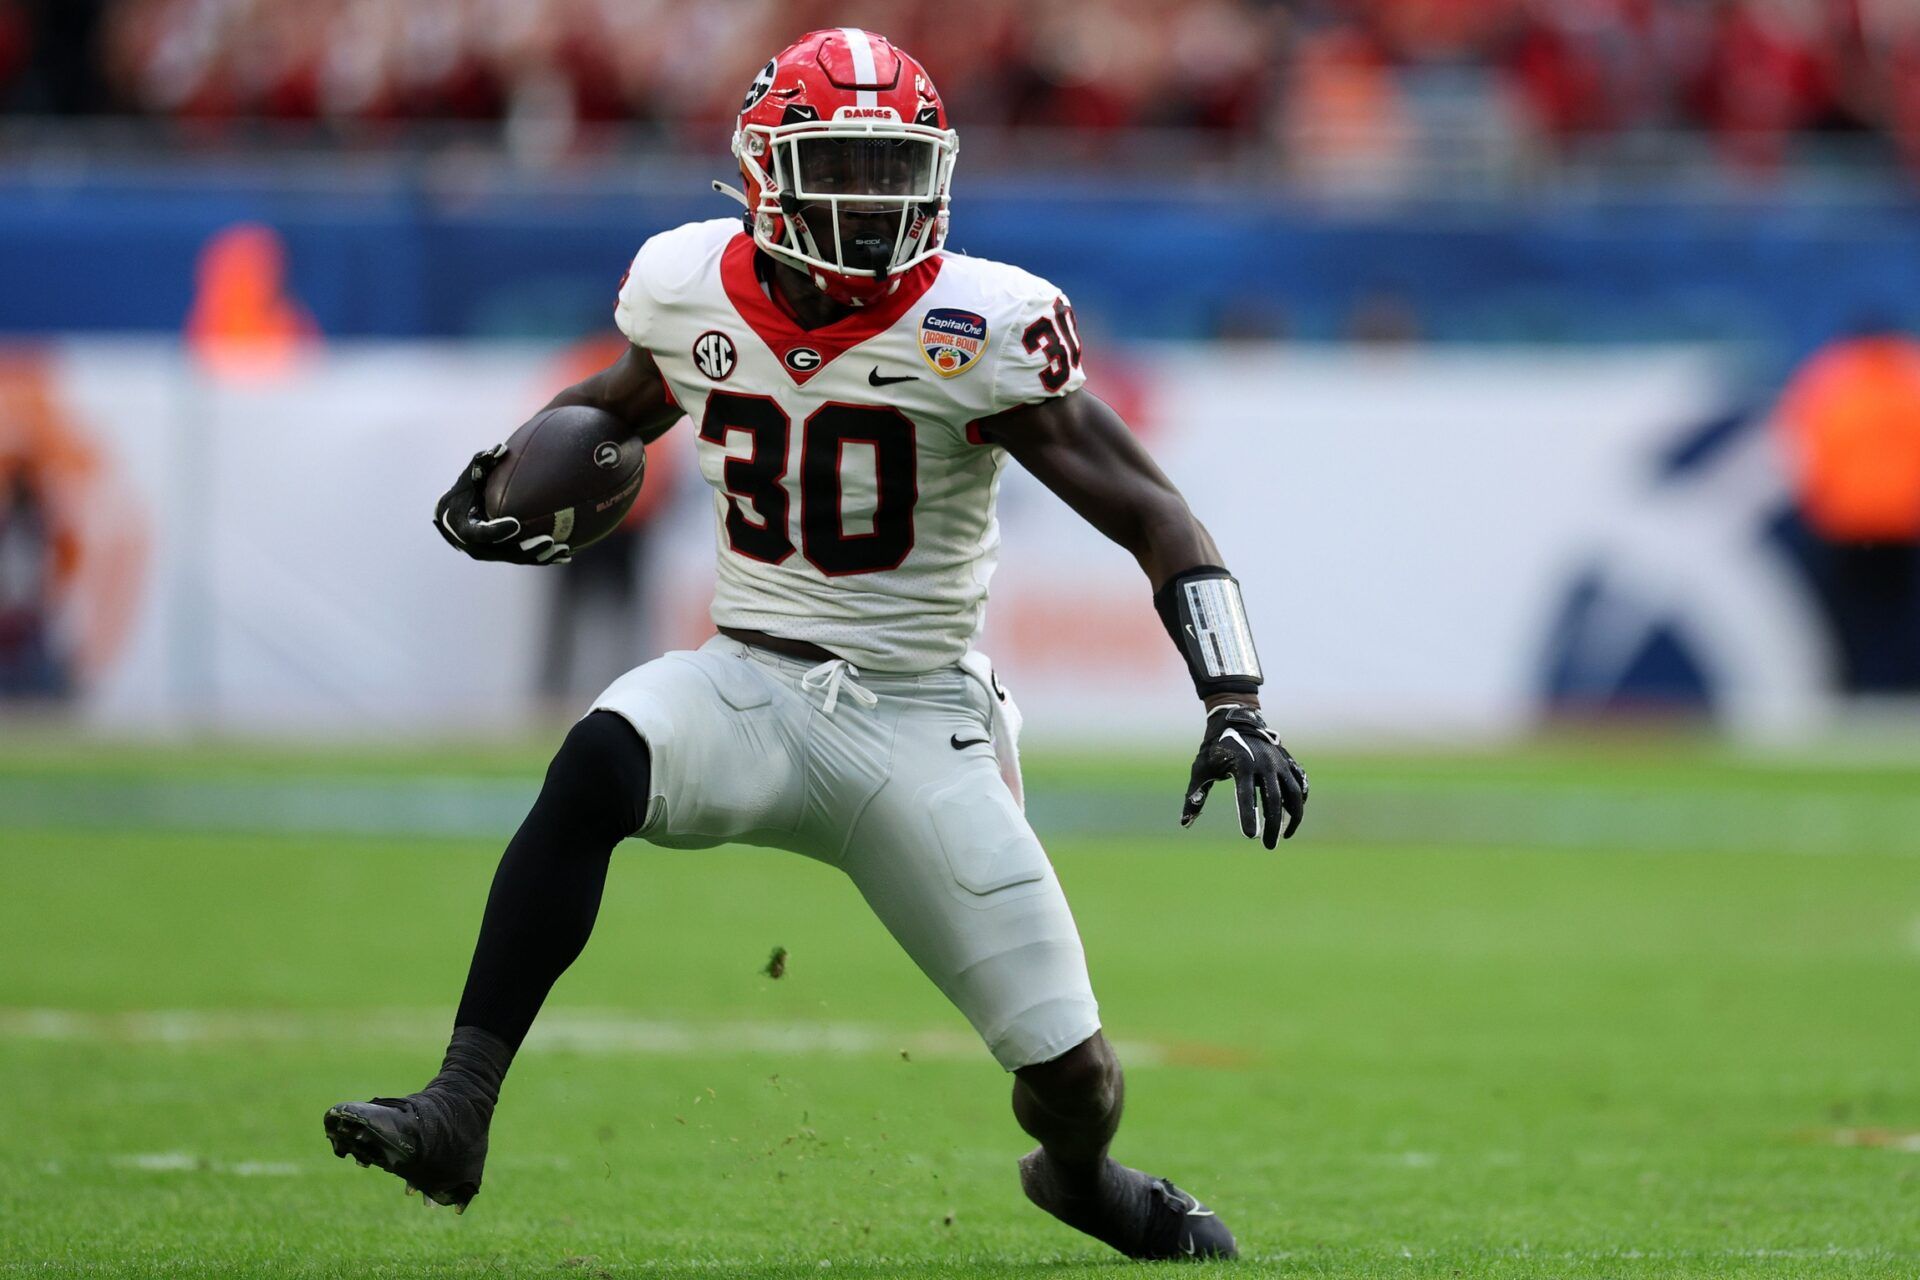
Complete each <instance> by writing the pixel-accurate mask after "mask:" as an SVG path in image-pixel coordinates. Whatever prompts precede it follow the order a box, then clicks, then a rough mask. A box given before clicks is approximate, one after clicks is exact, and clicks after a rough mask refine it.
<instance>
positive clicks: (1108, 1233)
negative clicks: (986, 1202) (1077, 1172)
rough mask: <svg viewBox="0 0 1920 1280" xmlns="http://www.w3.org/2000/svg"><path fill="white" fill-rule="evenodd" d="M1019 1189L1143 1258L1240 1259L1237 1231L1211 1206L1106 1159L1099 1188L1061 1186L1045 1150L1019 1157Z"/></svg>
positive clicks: (1160, 1180)
mask: <svg viewBox="0 0 1920 1280" xmlns="http://www.w3.org/2000/svg"><path fill="white" fill-rule="evenodd" d="M1020 1189H1021V1190H1023V1191H1025V1192H1026V1193H1027V1199H1029V1200H1031V1201H1033V1202H1034V1203H1035V1204H1036V1205H1039V1206H1040V1207H1041V1208H1042V1209H1045V1210H1046V1211H1047V1212H1048V1213H1050V1214H1052V1215H1053V1216H1054V1217H1056V1218H1058V1219H1060V1221H1062V1222H1064V1223H1066V1224H1067V1225H1068V1226H1070V1227H1072V1228H1073V1229H1074V1230H1076V1231H1084V1232H1085V1233H1086V1234H1088V1235H1090V1236H1092V1237H1093V1238H1094V1239H1095V1240H1098V1241H1100V1242H1101V1243H1102V1244H1105V1245H1111V1246H1112V1247H1113V1248H1115V1249H1118V1250H1119V1251H1120V1252H1121V1253H1124V1254H1126V1255H1127V1256H1128V1257H1129V1258H1134V1259H1136V1260H1140V1261H1195V1262H1198V1261H1202V1260H1204V1259H1210V1258H1237V1257H1239V1256H1240V1249H1239V1246H1237V1245H1236V1244H1234V1242H1233V1232H1231V1231H1229V1230H1227V1226H1226V1224H1225V1223H1224V1222H1222V1221H1220V1219H1219V1218H1217V1217H1215V1216H1214V1212H1213V1210H1211V1209H1209V1208H1207V1206H1205V1205H1203V1204H1201V1203H1200V1202H1199V1201H1198V1200H1196V1199H1194V1198H1193V1197H1192V1196H1190V1195H1188V1194H1187V1193H1186V1192H1184V1191H1182V1190H1181V1189H1180V1188H1178V1187H1176V1186H1174V1185H1173V1184H1172V1183H1171V1182H1169V1181H1167V1180H1166V1179H1165V1178H1155V1177H1152V1176H1150V1175H1148V1174H1144V1173H1142V1172H1140V1171H1139V1170H1138V1169H1129V1168H1127V1166H1125V1165H1123V1164H1118V1163H1116V1162H1115V1161H1112V1160H1109V1161H1107V1166H1106V1170H1105V1172H1104V1173H1103V1174H1102V1175H1101V1179H1100V1186H1099V1188H1098V1189H1097V1190H1094V1191H1092V1192H1088V1193H1086V1194H1081V1195H1070V1194H1068V1193H1067V1192H1066V1191H1064V1190H1062V1189H1061V1187H1060V1186H1059V1183H1058V1180H1057V1179H1056V1178H1055V1176H1054V1173H1053V1170H1052V1167H1051V1166H1050V1165H1049V1163H1048V1161H1047V1155H1046V1152H1045V1151H1044V1150H1035V1151H1032V1152H1030V1153H1029V1154H1027V1155H1026V1156H1024V1157H1022V1158H1021V1160H1020Z"/></svg>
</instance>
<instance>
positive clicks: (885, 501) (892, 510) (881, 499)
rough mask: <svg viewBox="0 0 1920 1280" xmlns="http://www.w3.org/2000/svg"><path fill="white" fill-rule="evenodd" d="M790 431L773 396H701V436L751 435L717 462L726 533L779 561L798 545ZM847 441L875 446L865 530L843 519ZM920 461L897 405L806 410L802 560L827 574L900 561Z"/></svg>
mask: <svg viewBox="0 0 1920 1280" xmlns="http://www.w3.org/2000/svg"><path fill="white" fill-rule="evenodd" d="M792 431H793V422H792V420H791V419H789V418H788V417H787V413H786V410H784V409H782V408H781V407H780V406H779V404H778V403H776V402H775V401H774V399H773V398H772V397H771V396H762V395H753V394H750V393H747V392H739V391H717V390H716V391H714V392H712V393H710V394H709V395H708V396H707V411H706V414H705V416H704V417H703V418H702V419H701V422H700V438H701V439H702V440H707V441H710V442H712V443H714V444H717V445H719V446H721V447H722V448H726V447H727V444H728V439H729V437H730V436H732V435H733V433H735V432H742V433H744V434H745V435H746V436H747V437H748V439H749V441H750V442H751V447H750V450H749V452H748V453H747V455H746V456H745V457H730V458H728V459H727V460H726V463H725V464H724V470H723V471H722V479H723V481H724V484H725V487H726V491H727V516H726V528H727V541H728V543H729V544H730V545H731V546H732V547H733V549H734V550H735V551H736V552H738V553H739V554H741V555H743V556H746V557H747V558H748V559H751V560H761V561H764V562H766V563H767V564H779V563H781V562H782V561H784V560H785V559H786V558H787V557H788V556H790V555H792V554H793V552H794V545H793V539H792V537H791V536H790V535H789V533H788V529H789V524H788V515H789V511H788V497H787V488H786V485H785V483H784V481H785V480H786V475H787V452H788V445H789V443H790V442H791V439H792ZM849 444H864V445H870V446H872V448H873V457H874V479H875V482H876V485H877V487H878V498H877V501H876V504H875V506H874V511H873V530H872V532H870V533H857V534H849V533H848V532H847V531H846V528H845V523H844V521H843V520H842V518H841V508H842V505H843V501H844V496H845V494H844V490H843V488H842V484H841V477H840V458H841V455H842V453H844V452H845V448H846V446H847V445H849ZM917 466H918V457H917V455H916V451H915V446H914V438H913V423H912V422H911V421H910V420H909V419H908V418H907V417H906V415H904V414H902V413H901V412H900V411H899V410H898V409H890V408H883V407H880V406H877V405H853V404H838V403H833V404H823V405H821V406H820V407H819V408H818V409H815V410H814V411H813V412H812V413H811V414H809V415H808V416H807V420H806V422H804V423H803V424H801V438H800V548H799V550H800V551H801V553H802V554H803V555H805V556H806V558H807V561H808V563H810V564H812V565H813V567H814V568H816V569H818V570H820V572H821V573H823V574H825V575H827V576H828V577H830V578H837V577H844V576H845V575H847V574H853V573H878V572H880V571H881V570H884V569H897V568H899V567H900V564H901V562H902V561H904V560H905V559H906V558H907V553H908V552H910V551H912V550H913V504H914V501H915V499H916V497H917V496H918V495H917V493H916V481H915V474H916V469H917Z"/></svg>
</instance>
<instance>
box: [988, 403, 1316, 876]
mask: <svg viewBox="0 0 1920 1280" xmlns="http://www.w3.org/2000/svg"><path fill="white" fill-rule="evenodd" d="M980 434H981V436H982V437H983V438H985V439H987V440H989V441H991V442H992V443H994V444H998V445H1000V446H1001V447H1002V448H1004V449H1006V451H1007V452H1008V453H1010V454H1012V455H1013V457H1014V460H1015V461H1017V462H1019V463H1020V465H1021V466H1023V467H1025V468H1026V469H1027V470H1028V471H1030V472H1032V473H1033V474H1034V475H1035V476H1036V477H1038V479H1039V480H1040V482H1041V483H1042V484H1044V485H1046V486H1047V488H1049V489H1051V490H1052V491H1053V492H1054V493H1055V494H1057V495H1058V496H1059V497H1060V499H1061V500H1062V501H1064V502H1065V503H1066V504H1067V505H1068V506H1069V507H1072V508H1073V509H1074V511H1076V512H1078V513H1079V514H1080V515H1081V516H1082V517H1083V518H1084V519H1085V520H1086V521H1087V523H1089V524H1091V525H1092V526H1093V527H1094V528H1096V529H1098V530H1099V531H1100V532H1101V533H1103V534H1105V535H1106V536H1107V537H1109V538H1111V539H1112V540H1113V541H1114V542H1116V543H1118V544H1120V545H1121V546H1122V547H1125V548H1126V549H1127V550H1128V551H1129V552H1131V553H1132V554H1133V557H1134V559H1136V560H1138V561H1139V562H1140V567H1141V569H1142V570H1144V571H1145V572H1146V575H1147V578H1148V580H1149V581H1150V582H1152V584H1153V588H1154V604H1155V605H1156V606H1157V607H1158V609H1159V611H1160V617H1161V621H1162V622H1164V623H1165V624H1166V627H1167V631H1168V633H1169V634H1170V635H1171V636H1172V637H1173V640H1174V643H1175V644H1176V645H1177V646H1179V649H1180V652H1181V654H1182V655H1183V656H1184V657H1185V658H1186V660H1187V666H1188V669H1189V670H1190V671H1191V672H1192V673H1193V681H1194V688H1195V689H1196V690H1197V691H1198V692H1199V694H1200V696H1201V698H1202V699H1204V700H1205V702H1206V705H1207V729H1206V736H1205V738H1204V739H1203V740H1202V742H1201V744H1200V752H1199V755H1198V756H1197V757H1196V758H1195V759H1194V763H1193V773H1192V777H1191V779H1190V781H1189V783H1188V786H1187V795H1186V801H1185V804H1184V805H1183V807H1182V809H1181V813H1180V825H1182V826H1187V825H1189V824H1190V823H1192V822H1193V820H1194V819H1195V818H1197V817H1199V816H1200V808H1201V806H1202V805H1204V804H1205V803H1206V799H1207V792H1208V791H1209V790H1210V789H1211V788H1212V786H1213V784H1214V783H1215V782H1219V781H1223V780H1225V779H1228V778H1231V779H1232V780H1233V784H1234V791H1235V795H1236V798H1237V800H1238V802H1239V809H1240V829H1241V831H1243V832H1244V833H1245V834H1246V836H1247V837H1248V839H1259V840H1261V841H1262V843H1264V844H1265V845H1266V846H1267V848H1269V849H1271V848H1273V847H1274V846H1275V845H1276V844H1277V843H1278V842H1279V841H1280V840H1281V839H1282V838H1283V837H1285V836H1291V835H1292V834H1293V833H1294V831H1295V830H1297V829H1298V828H1299V826H1300V819H1301V816H1302V814H1303V813H1304V811H1305V808H1306V802H1307V775H1306V774H1305V773H1304V772H1303V771H1302V770H1301V768H1300V766H1299V764H1297V763H1296V762H1295V761H1294V758H1293V757H1292V756H1291V755H1290V754H1288V752H1287V749H1286V747H1284V746H1283V745H1281V742H1280V737H1279V735H1278V734H1276V733H1274V731H1273V730H1272V729H1270V728H1268V727H1267V724H1266V721H1265V719H1264V718H1263V717H1262V716H1261V713H1260V697H1259V693H1258V690H1259V687H1260V683H1261V679H1262V677H1261V672H1260V661H1259V658H1258V656H1257V655H1256V654H1255V652H1254V648H1253V634H1252V632H1251V630H1250V629H1249V628H1248V626H1247V619H1246V611H1245V608H1244V606H1243V605H1242V603H1241V600H1240V585H1239V583H1237V582H1235V581H1234V579H1233V578H1232V576H1231V575H1229V574H1228V573H1227V571H1226V569H1225V568H1223V567H1222V566H1221V563H1220V561H1221V557H1220V549H1219V548H1218V547H1217V546H1215V545H1214V541H1213V538H1212V536H1211V535H1210V534H1208V533H1207V530H1206V527H1205V526H1204V525H1202V524H1201V523H1200V521H1199V520H1198V519H1196V518H1195V517H1194V514H1193V512H1192V510H1191V509H1189V508H1188V506H1187V502H1186V499H1185V498H1183V497H1181V496H1180V491H1179V490H1178V489H1176V488H1175V487H1174V485H1173V482H1172V481H1171V480H1169V479H1167V476H1166V473H1165V472H1163V471H1161V470H1160V468H1159V466H1158V465H1157V464H1156V463H1155V462H1154V460H1153V458H1152V457H1151V456H1149V455H1148V453H1147V451H1146V450H1145V449H1144V448H1142V447H1141V445H1140V442H1139V440H1137V439H1136V438H1135V437H1134V434H1133V432H1131V431H1129V430H1128V429H1127V425H1126V423H1124V422H1122V421H1121V420H1120V415H1119V414H1117V413H1115V412H1114V411H1113V410H1112V409H1111V408H1109V407H1108V406H1107V405H1106V403H1105V402H1104V401H1102V400H1101V399H1100V398H1099V397H1097V396H1094V395H1091V394H1089V393H1088V392H1086V391H1073V392H1070V393H1068V394H1067V395H1064V396H1059V397H1056V398H1053V399H1048V400H1041V401H1038V402H1036V403H1033V404H1027V405H1022V406H1021V407H1019V408H1017V409H1013V410H1009V411H1008V412H1006V413H1002V414H999V415H997V416H995V417H992V418H989V419H987V420H986V421H985V422H983V423H981V424H980Z"/></svg>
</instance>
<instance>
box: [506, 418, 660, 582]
mask: <svg viewBox="0 0 1920 1280" xmlns="http://www.w3.org/2000/svg"><path fill="white" fill-rule="evenodd" d="M646 473H647V452H646V446H645V445H643V444H641V442H640V441H639V439H638V438H637V437H635V436H634V435H633V434H632V432H630V431H629V430H628V429H627V428H626V426H625V425H624V424H622V423H621V422H620V420H619V419H617V418H615V417H614V416H613V415H612V414H609V413H605V412H602V411H601V410H599V409H590V408H587V407H585V406H584V405H567V406H563V407H561V408H558V409H548V410H546V411H545V412H543V413H540V414H537V415H536V416H535V417H534V418H533V419H532V420H531V421H529V422H528V423H527V424H526V425H525V426H523V427H521V428H520V429H519V430H518V431H516V432H514V433H513V435H512V436H511V437H510V438H509V439H508V440H507V455H506V457H504V458H502V459H501V460H500V462H499V464H498V465H497V466H495V467H494V469H493V472H492V473H491V474H490V475H488V477H487V485H486V490H485V494H484V498H485V505H486V511H487V515H488V517H489V518H493V517H498V516H512V517H514V518H515V519H516V520H518V521H519V522H520V528H521V533H522V535H523V536H525V535H529V534H542V533H544V534H548V535H550V536H551V537H552V538H553V540H554V541H555V542H564V543H566V544H567V545H568V546H569V547H571V548H573V549H574V550H575V551H578V550H579V549H580V548H581V547H584V546H588V545H591V544H592V543H595V542H598V541H599V540H600V539H602V538H604V537H606V536H607V535H608V534H609V533H612V532H613V531H614V529H615V528H617V527H618V526H619V524H620V521H621V520H622V519H623V518H624V517H625V516H626V514H627V509H628V508H630V507H631V506H633V500H634V498H635V496H637V495H638V494H639V492H640V482H641V480H642V479H644V478H645V476H646Z"/></svg>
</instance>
